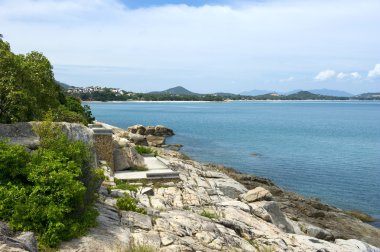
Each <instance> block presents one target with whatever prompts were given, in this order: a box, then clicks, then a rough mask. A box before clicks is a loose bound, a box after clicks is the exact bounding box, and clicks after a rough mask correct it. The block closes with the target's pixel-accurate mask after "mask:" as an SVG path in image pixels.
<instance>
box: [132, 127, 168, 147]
mask: <svg viewBox="0 0 380 252" xmlns="http://www.w3.org/2000/svg"><path fill="white" fill-rule="evenodd" d="M126 132H127V134H126V135H127V138H128V139H129V140H130V141H131V142H133V143H134V144H138V145H144V146H153V147H162V146H164V145H165V140H166V137H169V136H173V135H174V132H173V130H172V129H169V128H167V127H165V126H162V125H157V126H146V127H145V126H143V125H140V124H138V125H133V126H131V127H128V129H127V130H126Z"/></svg>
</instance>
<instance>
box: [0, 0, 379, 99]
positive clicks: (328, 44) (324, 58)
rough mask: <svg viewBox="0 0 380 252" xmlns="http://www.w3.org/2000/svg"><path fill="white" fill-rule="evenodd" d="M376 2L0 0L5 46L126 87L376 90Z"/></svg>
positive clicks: (70, 72)
mask: <svg viewBox="0 0 380 252" xmlns="http://www.w3.org/2000/svg"><path fill="white" fill-rule="evenodd" d="M378 13H380V1H378V0H361V1H357V0H344V1H343V0H318V1H317V0H308V1H301V0H281V1H280V0H267V1H228V0H221V1H175V0H172V1H160V0H159V1H132V0H123V1H119V0H96V1H89V0H60V1H57V0H0V33H2V34H3V35H4V39H5V40H7V41H9V42H10V43H11V45H12V49H13V51H15V52H17V53H26V52H29V51H31V50H37V51H41V52H43V53H44V54H45V55H46V56H47V57H48V58H49V59H50V61H51V62H52V64H53V66H54V72H55V76H56V79H58V80H60V81H62V82H66V83H68V84H71V85H76V86H87V85H101V86H113V87H120V88H123V89H126V90H131V91H139V92H141V91H142V92H145V91H151V90H162V89H166V88H170V87H173V86H176V85H182V86H184V87H186V88H188V89H190V90H192V91H194V92H217V91H225V92H235V93H238V92H242V91H247V90H252V89H264V90H278V91H289V90H293V89H304V90H307V89H316V88H329V89H340V90H345V91H349V92H352V93H361V92H368V91H380V34H379V27H380V15H379V14H378Z"/></svg>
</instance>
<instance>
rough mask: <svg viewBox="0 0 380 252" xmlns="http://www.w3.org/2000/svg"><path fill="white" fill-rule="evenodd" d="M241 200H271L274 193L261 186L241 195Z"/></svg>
mask: <svg viewBox="0 0 380 252" xmlns="http://www.w3.org/2000/svg"><path fill="white" fill-rule="evenodd" d="M239 198H240V199H241V200H244V201H246V202H254V201H260V200H271V199H272V194H271V193H270V192H269V191H268V190H267V189H265V188H262V187H260V186H258V187H256V188H254V189H252V190H249V191H248V192H246V193H244V194H241V195H240V196H239Z"/></svg>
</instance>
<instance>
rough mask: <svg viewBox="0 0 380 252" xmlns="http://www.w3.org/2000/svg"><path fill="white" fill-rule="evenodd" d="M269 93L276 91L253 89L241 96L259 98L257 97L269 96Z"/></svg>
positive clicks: (242, 93)
mask: <svg viewBox="0 0 380 252" xmlns="http://www.w3.org/2000/svg"><path fill="white" fill-rule="evenodd" d="M269 93H274V91H269V90H259V89H253V90H251V91H245V92H241V93H240V95H245V96H257V95H265V94H269Z"/></svg>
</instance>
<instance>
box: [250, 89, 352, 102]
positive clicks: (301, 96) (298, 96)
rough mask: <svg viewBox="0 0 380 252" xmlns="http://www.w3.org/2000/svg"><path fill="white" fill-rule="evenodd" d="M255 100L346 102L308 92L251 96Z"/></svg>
mask: <svg viewBox="0 0 380 252" xmlns="http://www.w3.org/2000/svg"><path fill="white" fill-rule="evenodd" d="M253 99H255V100H348V99H349V98H348V97H337V96H328V95H319V94H313V93H311V92H309V91H299V92H297V93H292V94H289V95H280V94H277V93H270V94H265V95H257V96H253Z"/></svg>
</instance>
